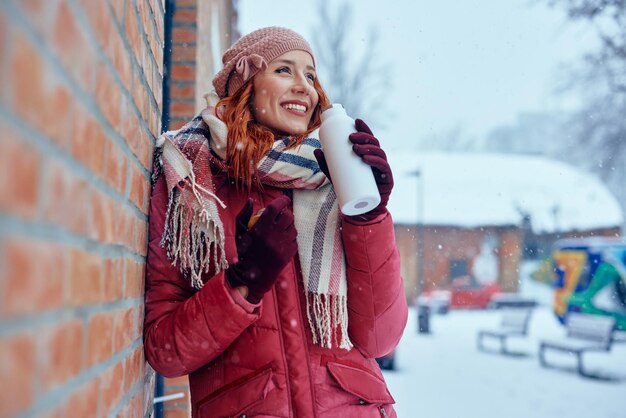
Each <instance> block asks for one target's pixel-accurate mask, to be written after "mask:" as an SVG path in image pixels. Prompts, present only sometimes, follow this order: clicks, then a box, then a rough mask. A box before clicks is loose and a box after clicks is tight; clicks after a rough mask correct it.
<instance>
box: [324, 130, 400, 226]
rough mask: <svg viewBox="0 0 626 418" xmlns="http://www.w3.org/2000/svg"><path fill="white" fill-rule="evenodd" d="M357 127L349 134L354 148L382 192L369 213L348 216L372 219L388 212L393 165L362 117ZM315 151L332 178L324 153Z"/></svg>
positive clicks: (327, 173)
mask: <svg viewBox="0 0 626 418" xmlns="http://www.w3.org/2000/svg"><path fill="white" fill-rule="evenodd" d="M355 127H356V130H357V132H355V133H353V134H350V136H349V139H350V142H352V144H353V145H352V150H353V151H354V153H355V154H356V155H358V156H359V157H361V159H362V160H363V162H364V163H365V164H367V165H369V166H370V167H372V172H373V173H374V179H375V180H376V186H377V187H378V193H379V194H380V203H379V204H378V206H376V207H375V208H374V209H372V210H371V211H369V212H367V213H363V214H361V215H356V216H348V218H351V219H356V220H359V221H371V220H372V219H375V218H377V217H378V216H379V215H381V214H383V213H385V212H387V202H389V196H390V195H391V189H393V174H392V173H391V167H390V166H389V163H388V162H387V155H386V154H385V151H383V150H382V148H380V142H379V141H378V139H376V137H375V136H374V134H372V131H371V130H370V128H369V127H368V126H367V125H366V124H365V122H363V121H362V120H361V119H357V120H356V121H355ZM313 153H314V155H315V159H316V160H317V163H318V164H319V166H320V170H322V172H324V174H326V177H328V179H329V180H331V178H330V174H329V172H328V164H327V163H326V157H325V156H324V153H323V152H322V150H321V149H316V150H315V151H313ZM331 181H332V180H331Z"/></svg>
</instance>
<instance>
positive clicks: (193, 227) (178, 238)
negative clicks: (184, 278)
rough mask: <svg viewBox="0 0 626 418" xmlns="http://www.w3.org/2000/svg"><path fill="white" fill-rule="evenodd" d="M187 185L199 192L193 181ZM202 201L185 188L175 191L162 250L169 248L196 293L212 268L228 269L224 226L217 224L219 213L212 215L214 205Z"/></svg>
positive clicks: (169, 252) (164, 232) (174, 260)
mask: <svg viewBox="0 0 626 418" xmlns="http://www.w3.org/2000/svg"><path fill="white" fill-rule="evenodd" d="M185 184H191V188H192V190H195V189H194V187H193V180H192V179H189V178H187V179H185ZM198 199H200V202H199V201H198ZM202 200H203V199H202V198H201V197H200V196H199V195H198V193H193V195H191V194H190V193H189V191H188V190H187V189H186V188H185V187H184V186H180V185H179V186H177V187H175V188H174V189H172V191H171V193H170V196H169V199H168V206H167V212H166V215H165V229H164V231H163V237H162V239H161V246H165V245H166V244H167V256H168V257H169V258H170V260H172V265H175V264H176V263H178V262H179V263H180V271H181V272H182V273H183V274H185V273H188V274H189V275H190V276H191V284H192V286H193V287H194V288H195V289H201V288H202V286H203V285H204V283H203V282H202V278H201V276H202V273H208V272H209V270H210V268H211V266H214V267H215V269H216V272H220V271H222V270H225V269H227V268H228V262H227V261H226V252H225V251H224V231H223V228H222V225H221V222H216V221H215V220H216V219H219V217H218V215H217V210H215V214H211V213H210V212H212V210H211V209H210V208H209V209H207V206H210V205H207V204H204V203H203V202H202ZM211 254H213V257H211Z"/></svg>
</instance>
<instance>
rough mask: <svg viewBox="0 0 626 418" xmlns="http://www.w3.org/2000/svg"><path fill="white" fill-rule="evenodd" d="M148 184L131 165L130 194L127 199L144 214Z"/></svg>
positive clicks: (146, 179) (144, 177) (137, 169)
mask: <svg viewBox="0 0 626 418" xmlns="http://www.w3.org/2000/svg"><path fill="white" fill-rule="evenodd" d="M149 183H150V180H149V179H148V178H147V177H146V176H145V175H144V173H143V172H142V171H141V170H140V169H139V168H137V166H136V165H134V164H133V165H132V166H131V168H130V194H129V196H128V198H129V199H130V201H131V202H133V203H134V204H135V206H137V207H138V208H139V209H140V210H141V211H142V212H144V213H147V208H146V206H147V205H146V201H147V197H148V196H147V194H148V184H149Z"/></svg>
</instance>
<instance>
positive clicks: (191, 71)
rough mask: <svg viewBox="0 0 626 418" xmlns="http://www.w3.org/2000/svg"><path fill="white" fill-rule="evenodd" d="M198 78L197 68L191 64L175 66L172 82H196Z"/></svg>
mask: <svg viewBox="0 0 626 418" xmlns="http://www.w3.org/2000/svg"><path fill="white" fill-rule="evenodd" d="M195 77H196V68H195V66H194V65H190V64H173V65H172V80H173V81H194V79H195Z"/></svg>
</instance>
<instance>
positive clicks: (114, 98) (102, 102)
mask: <svg viewBox="0 0 626 418" xmlns="http://www.w3.org/2000/svg"><path fill="white" fill-rule="evenodd" d="M120 97H121V94H120V89H119V86H118V85H117V82H116V81H115V80H114V79H113V77H112V76H111V74H110V73H109V70H108V68H107V67H106V65H104V64H101V65H99V66H98V68H97V70H96V102H97V104H98V107H99V108H100V110H101V111H102V113H103V114H104V116H105V117H106V119H107V120H108V121H109V123H110V124H111V126H117V125H119V123H120V100H121V99H120Z"/></svg>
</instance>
